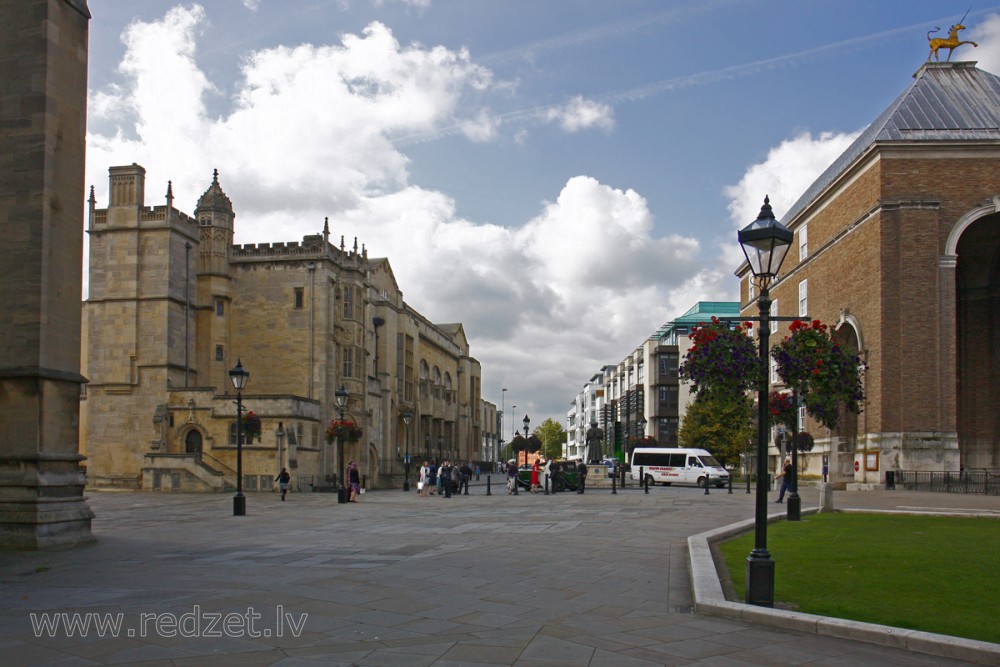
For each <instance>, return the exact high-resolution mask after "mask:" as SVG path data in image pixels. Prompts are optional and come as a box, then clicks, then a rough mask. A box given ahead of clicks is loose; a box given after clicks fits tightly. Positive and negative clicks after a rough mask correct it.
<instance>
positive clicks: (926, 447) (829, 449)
mask: <svg viewBox="0 0 1000 667" xmlns="http://www.w3.org/2000/svg"><path fill="white" fill-rule="evenodd" d="M764 194H765V193H761V198H762V199H763V196H764ZM748 222H749V221H748ZM783 222H784V224H785V225H786V226H787V227H788V228H789V229H791V230H792V231H793V232H794V234H795V238H794V242H793V246H792V248H791V249H790V251H789V253H788V255H787V257H786V259H785V262H784V265H783V266H782V269H781V273H780V275H779V276H778V279H777V281H776V284H775V285H774V287H773V288H772V289H771V296H772V298H773V299H774V304H773V305H772V311H771V312H772V314H775V315H778V316H798V315H809V316H810V317H812V318H814V319H820V320H822V321H823V322H825V323H829V324H832V325H833V326H834V327H835V329H836V336H837V337H838V338H839V340H840V341H841V343H842V345H844V346H845V347H847V348H849V349H850V350H852V351H856V352H857V353H858V354H859V355H860V357H861V359H862V360H863V361H864V363H866V364H867V365H868V369H869V370H868V372H867V374H866V378H865V394H866V398H865V403H864V406H863V411H862V412H861V414H860V415H850V414H847V415H845V416H844V418H843V419H842V423H841V425H840V426H839V427H838V429H837V430H836V431H833V432H829V431H827V430H826V429H823V428H820V427H818V426H817V425H816V424H815V423H812V422H811V421H810V422H808V423H807V424H806V429H807V430H808V431H810V432H811V433H812V434H813V435H814V437H815V439H816V443H817V450H816V451H817V452H818V453H819V454H821V455H825V456H828V457H829V464H830V473H831V476H832V480H831V481H833V482H834V483H837V484H844V483H851V482H858V483H879V482H882V481H884V479H885V472H886V471H889V470H950V471H955V470H959V469H960V468H964V469H971V468H997V467H1000V423H998V422H1000V371H998V369H1000V335H997V331H998V330H1000V328H998V326H1000V320H998V317H1000V315H998V313H1000V261H998V260H1000V78H998V77H996V76H993V75H991V74H989V73H987V72H984V71H982V70H980V69H978V68H976V67H975V63H971V62H953V63H927V64H926V65H924V66H923V67H921V68H920V70H919V71H918V72H917V73H916V74H915V75H914V81H913V82H912V83H911V85H910V86H909V87H908V88H907V89H906V90H905V91H904V92H903V93H902V94H901V95H900V96H899V97H898V98H897V99H896V100H895V101H894V102H893V103H892V104H891V105H890V106H889V107H888V108H887V109H886V110H885V111H884V112H883V113H882V114H881V115H880V116H879V117H878V118H877V119H876V120H875V121H874V122H873V123H872V124H871V125H870V126H869V127H868V128H867V129H866V130H865V131H864V132H863V133H862V134H861V135H860V136H859V137H858V139H857V140H856V141H855V142H854V143H853V144H852V145H851V146H850V147H849V148H848V149H847V150H846V151H845V152H844V154H843V155H841V156H840V157H839V158H838V159H837V160H836V161H835V162H834V163H833V165H831V166H830V168H829V169H827V170H826V172H824V173H823V174H822V175H821V176H820V177H819V178H818V179H817V180H816V182H815V183H813V184H812V186H811V187H810V188H809V189H808V190H807V191H806V193H805V194H804V195H803V196H802V197H801V198H800V199H799V200H798V201H797V202H796V203H795V204H794V205H793V206H792V207H791V209H790V210H789V212H788V213H787V215H786V216H785V218H784V220H783ZM737 276H738V277H740V279H741V304H742V312H743V313H744V314H746V315H755V314H756V309H757V307H756V296H757V295H756V293H755V292H754V287H753V285H752V284H751V281H750V274H749V267H748V266H747V265H746V264H744V265H743V266H742V267H740V268H739V269H738V271H737ZM787 327H788V322H782V323H780V326H775V327H774V330H775V333H774V334H772V338H771V340H772V342H778V341H780V340H781V339H782V337H784V335H785V334H786V333H787ZM776 379H777V378H776V377H774V376H772V381H774V380H776ZM813 466H814V470H815V471H816V472H818V471H819V470H818V468H819V466H818V461H813Z"/></svg>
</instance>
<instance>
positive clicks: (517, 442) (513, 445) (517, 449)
mask: <svg viewBox="0 0 1000 667" xmlns="http://www.w3.org/2000/svg"><path fill="white" fill-rule="evenodd" d="M507 446H508V447H510V453H511V456H510V458H512V459H517V460H518V461H520V458H521V452H523V451H524V450H525V449H527V447H528V441H527V440H525V438H524V436H523V435H521V434H520V433H518V434H517V435H515V436H514V438H513V439H512V440H511V441H510V443H508V445H507Z"/></svg>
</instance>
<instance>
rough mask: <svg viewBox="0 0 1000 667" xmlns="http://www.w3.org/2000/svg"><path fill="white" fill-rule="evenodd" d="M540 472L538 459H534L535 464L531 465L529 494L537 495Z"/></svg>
mask: <svg viewBox="0 0 1000 667" xmlns="http://www.w3.org/2000/svg"><path fill="white" fill-rule="evenodd" d="M541 470H542V467H541V466H540V465H538V459H537V458H536V459H535V462H534V463H532V464H531V492H532V493H538V486H539V484H538V473H540V472H541Z"/></svg>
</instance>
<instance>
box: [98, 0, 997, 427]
mask: <svg viewBox="0 0 1000 667" xmlns="http://www.w3.org/2000/svg"><path fill="white" fill-rule="evenodd" d="M89 6H90V9H91V12H92V14H93V20H92V21H91V32H90V78H89V88H90V109H89V118H88V155H87V182H88V184H93V185H95V186H96V189H97V198H98V205H99V206H105V205H106V204H107V195H106V191H107V169H108V167H110V166H112V165H116V164H128V163H131V162H138V163H139V164H142V165H143V166H144V167H146V169H147V183H146V203H147V205H152V204H159V203H160V202H161V199H162V197H163V194H164V193H165V192H166V182H167V180H168V179H169V180H172V181H173V190H174V194H175V196H176V202H175V205H177V206H178V207H179V208H181V209H182V210H185V211H187V212H191V211H192V210H193V208H194V204H195V202H196V200H197V197H198V196H199V195H200V194H201V193H202V192H203V191H204V190H205V188H206V187H207V186H208V184H209V182H210V181H211V175H212V170H213V169H215V168H218V169H219V173H220V181H221V183H222V186H223V188H224V189H225V190H226V192H227V193H228V194H229V196H230V197H231V198H232V200H233V205H234V208H235V209H236V213H237V223H236V242H237V243H252V242H259V241H294V240H300V239H301V237H302V236H303V235H304V234H312V233H316V232H318V231H319V230H320V229H321V228H322V224H323V218H324V217H326V216H329V218H330V224H331V231H332V233H333V234H334V235H335V236H339V235H341V234H344V235H345V236H347V238H348V243H349V244H350V243H351V241H352V239H353V237H354V236H357V237H358V238H359V242H360V243H363V244H365V245H366V247H367V249H368V251H369V254H370V255H371V256H386V257H388V258H389V259H390V262H391V263H392V266H393V269H394V272H395V274H396V277H397V279H398V280H399V282H400V285H401V287H402V289H403V291H404V295H405V298H406V299H407V301H408V302H409V303H411V304H412V305H413V306H414V307H415V308H417V309H418V310H419V311H421V312H422V313H424V314H425V315H426V316H427V317H429V318H430V319H432V320H433V321H437V322H454V321H461V322H463V323H464V325H465V328H466V332H467V334H468V335H469V338H470V341H471V344H472V350H473V355H474V356H476V357H477V358H478V359H479V360H480V361H481V362H482V364H483V395H484V398H486V399H487V400H493V401H495V402H497V403H498V404H499V402H500V389H501V387H507V388H508V392H507V396H506V402H507V406H508V408H509V406H510V405H511V404H517V405H518V408H517V411H518V413H521V412H522V411H526V412H528V413H529V414H531V415H532V421H533V423H536V424H537V423H540V422H541V421H542V420H543V419H544V418H546V417H553V418H555V419H557V420H559V421H560V422H563V423H564V417H565V413H566V410H567V408H568V407H569V403H570V401H571V400H572V398H573V396H574V395H575V394H576V392H577V391H579V389H580V388H581V387H582V385H583V383H584V382H586V381H587V380H588V379H589V378H590V376H591V375H592V374H593V373H594V372H595V371H596V370H598V369H599V368H600V367H601V366H602V365H604V364H608V363H616V362H618V361H619V360H621V359H622V358H623V357H624V356H626V354H628V352H629V351H630V350H631V349H632V348H634V347H635V346H636V345H638V344H639V342H641V341H642V340H643V339H644V338H645V337H646V336H648V335H649V334H650V333H652V332H653V331H655V330H656V329H657V328H658V327H659V326H660V325H662V324H663V323H664V322H666V321H669V320H670V319H672V318H673V317H676V316H678V315H680V314H682V313H683V312H684V311H685V310H687V308H688V307H690V306H691V305H692V304H693V303H694V302H696V301H698V300H699V299H709V300H723V299H735V297H736V294H737V283H736V280H735V278H734V277H733V275H732V272H733V270H734V269H735V267H736V265H737V263H738V262H739V259H740V256H741V255H740V251H739V247H738V245H737V244H736V230H737V229H738V228H740V227H742V226H744V225H745V224H746V223H748V222H749V221H750V220H752V219H753V218H754V217H755V216H756V212H757V210H759V208H760V204H761V202H762V200H763V197H764V195H765V194H769V195H770V196H771V201H772V204H773V205H774V207H775V211H776V213H777V214H778V215H779V217H780V216H781V214H782V213H783V212H784V211H785V210H787V209H788V208H789V207H790V206H791V204H792V203H794V201H795V199H796V198H797V197H798V195H799V194H801V192H802V191H804V190H805V188H806V187H807V186H808V185H809V183H810V182H811V180H812V179H813V178H814V177H815V176H816V175H818V174H819V172H821V171H822V169H823V168H825V167H826V166H827V165H828V164H829V163H830V162H831V161H832V160H833V159H834V158H835V157H836V156H837V154H839V152H840V151H841V150H843V148H845V147H846V146H847V144H848V143H849V142H850V140H851V139H852V138H853V137H854V136H855V135H856V133H857V132H859V131H860V130H862V129H863V128H864V127H865V125H866V124H868V123H870V122H871V121H872V120H873V119H874V118H875V117H876V116H877V115H878V113H879V112H880V111H881V110H882V109H884V108H885V107H886V106H888V104H889V103H890V102H891V101H892V100H893V99H894V98H895V97H896V96H897V95H899V93H900V92H902V91H903V90H904V89H905V87H906V86H907V85H908V84H909V83H910V81H911V80H912V79H911V76H912V74H913V73H914V72H916V71H917V69H919V67H920V66H921V64H922V63H923V62H924V61H925V59H926V58H927V52H928V47H927V39H926V37H925V34H926V33H927V31H929V30H933V29H934V28H935V27H940V28H941V32H942V33H944V32H946V31H947V29H948V26H950V25H951V24H952V23H955V22H956V21H958V20H959V19H960V18H961V17H962V15H963V14H964V13H965V11H966V9H969V5H968V4H964V5H963V4H959V3H952V2H941V1H935V2H930V1H927V2H925V1H921V0H908V1H907V2H873V1H872V0H866V1H860V0H859V1H852V0H840V1H837V2H819V1H814V2H805V1H797V2H792V1H779V0H773V1H766V0H758V1H750V0H691V1H687V2H680V1H678V2H657V1H652V0H614V1H610V0H603V1H587V0H575V1H569V0H547V1H540V0H481V1H477V0H462V1H458V0H452V1H450V2H445V1H444V0H326V1H317V0H280V1H279V0H244V1H242V2H241V1H240V0H207V1H205V2H202V3H200V4H193V3H175V2H166V1H160V0H144V1H143V2H141V3H137V2H134V1H131V0H90V1H89ZM965 25H966V26H968V29H967V30H966V31H965V32H964V33H963V37H964V38H965V39H973V40H975V41H977V42H979V47H978V48H973V47H971V46H966V47H962V48H961V49H959V50H957V51H956V52H955V55H954V57H953V59H954V60H978V61H979V63H980V65H979V66H980V67H981V68H983V69H985V70H987V71H990V72H993V73H994V74H1000V5H990V6H985V7H976V6H973V7H972V8H971V11H970V12H969V15H968V18H966V20H965ZM935 36H936V35H935Z"/></svg>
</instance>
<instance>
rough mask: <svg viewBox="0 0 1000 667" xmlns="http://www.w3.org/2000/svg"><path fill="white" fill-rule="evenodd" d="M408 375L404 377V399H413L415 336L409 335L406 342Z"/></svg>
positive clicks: (409, 400)
mask: <svg viewBox="0 0 1000 667" xmlns="http://www.w3.org/2000/svg"><path fill="white" fill-rule="evenodd" d="M404 350H405V361H404V363H405V364H406V375H405V377H404V379H403V400H404V401H406V402H411V401H412V400H413V336H407V337H406V339H405V344H404Z"/></svg>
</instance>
